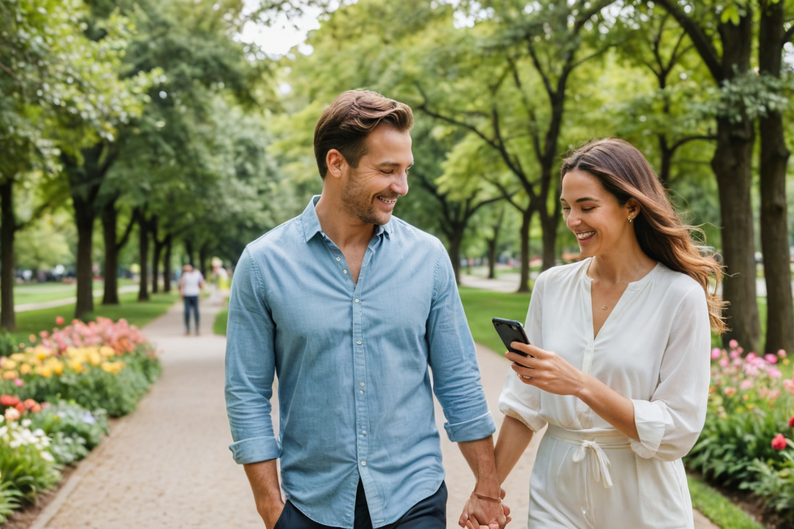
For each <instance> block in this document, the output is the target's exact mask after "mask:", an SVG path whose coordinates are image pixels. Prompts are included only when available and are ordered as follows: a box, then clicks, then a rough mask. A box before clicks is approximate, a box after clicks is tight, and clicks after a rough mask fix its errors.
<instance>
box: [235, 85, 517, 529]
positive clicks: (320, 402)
mask: <svg viewBox="0 0 794 529" xmlns="http://www.w3.org/2000/svg"><path fill="white" fill-rule="evenodd" d="M412 125H413V114H412V112H411V109H410V108H409V107H408V106H407V105H405V104H403V103H399V102H397V101H394V100H391V99H387V98H385V97H383V96H381V95H380V94H376V93H374V92H369V91H362V90H354V91H349V92H345V93H343V94H341V95H340V96H339V97H338V98H337V99H336V100H335V101H334V102H333V103H332V104H331V106H330V107H329V108H327V109H326V110H325V111H324V112H323V114H322V116H321V117H320V119H319V121H318V123H317V126H316V128H315V136H314V146H315V156H316V159H317V165H318V168H319V172H320V176H321V177H322V181H323V188H322V194H321V195H320V196H315V197H314V198H312V199H311V201H310V202H309V204H308V206H307V207H306V209H305V210H304V212H303V213H302V214H301V215H300V216H298V217H296V218H294V219H292V220H290V221H288V222H286V223H285V224H282V225H281V226H279V227H277V228H275V229H273V230H271V231H270V232H268V233H267V234H265V235H263V236H262V237H260V238H259V239H257V240H256V241H254V242H252V243H251V244H249V245H248V246H247V247H246V249H245V251H244V252H243V254H242V256H241V257H240V259H239V261H238V265H237V268H236V270H235V274H234V279H233V281H232V292H231V298H230V301H229V320H228V330H227V333H228V334H227V348H226V403H227V413H228V416H229V423H230V426H231V432H232V437H233V439H234V442H233V443H232V445H231V446H230V448H231V450H232V453H233V455H234V459H235V461H236V462H238V463H240V464H242V465H244V468H245V472H246V474H247V476H248V479H249V481H250V483H251V488H252V490H253V493H254V498H255V502H256V507H257V510H258V512H259V513H260V515H261V517H262V519H263V520H264V522H265V525H266V527H267V528H268V529H274V528H277V529H303V528H345V529H350V528H355V529H365V528H366V529H372V528H380V527H388V528H390V529H397V528H400V529H410V528H416V529H435V528H438V529H443V528H445V527H446V501H447V491H446V487H445V484H444V468H443V467H442V463H441V449H440V442H439V434H438V430H437V428H436V425H435V421H434V412H433V406H434V404H433V392H435V395H436V397H437V398H438V400H439V401H440V403H441V405H442V407H443V411H444V414H445V417H446V419H447V422H446V424H445V425H444V427H445V429H446V431H447V434H448V436H449V438H450V439H451V440H452V441H455V442H458V444H459V447H460V449H461V451H462V452H463V455H464V456H465V459H466V460H467V462H468V463H469V465H470V466H471V468H472V470H473V472H474V474H475V477H476V484H475V487H474V492H472V494H471V496H470V497H469V499H468V503H467V506H468V511H469V513H470V516H471V519H472V520H473V521H474V522H475V523H476V524H477V527H478V528H480V527H483V528H490V529H497V528H501V527H504V526H505V524H506V523H507V522H508V521H509V518H507V514H509V509H507V508H506V507H505V506H503V505H502V504H501V500H500V488H499V484H498V482H497V479H496V469H495V466H494V459H493V441H492V434H493V432H494V431H495V426H494V422H493V417H492V416H491V414H490V412H489V410H488V405H487V402H486V400H485V396H484V393H483V389H482V385H481V383H480V374H479V370H478V368H477V360H476V353H475V348H474V343H473V341H472V339H471V333H470V332H469V329H468V326H467V322H466V317H465V314H464V312H463V306H462V304H461V301H460V297H459V295H458V291H457V288H456V285H455V276H454V273H453V270H452V265H451V263H450V261H449V257H448V256H447V252H446V250H445V249H444V246H443V244H441V242H440V241H439V240H438V239H436V238H435V237H432V236H430V235H428V234H426V233H424V232H422V231H420V230H418V229H416V228H414V227H413V226H410V225H409V224H407V223H405V222H403V221H401V220H399V219H397V218H393V217H392V211H393V209H394V207H395V204H396V202H397V200H398V199H399V197H402V196H404V195H405V194H406V193H407V192H408V183H407V177H408V170H409V168H410V167H411V165H412V164H413V155H412V153H411V136H410V134H409V130H410V129H411V127H412ZM276 375H277V376H278V402H279V407H280V410H279V416H280V428H279V438H278V439H276V437H275V436H274V432H273V425H272V423H271V419H270V413H271V404H270V398H271V396H272V385H273V380H274V376H276ZM431 375H432V379H433V383H432V385H431ZM277 458H280V461H281V486H282V487H283V490H284V494H285V496H286V502H285V501H284V500H283V499H282V495H281V490H280V488H279V477H278V473H277V464H276V460H277Z"/></svg>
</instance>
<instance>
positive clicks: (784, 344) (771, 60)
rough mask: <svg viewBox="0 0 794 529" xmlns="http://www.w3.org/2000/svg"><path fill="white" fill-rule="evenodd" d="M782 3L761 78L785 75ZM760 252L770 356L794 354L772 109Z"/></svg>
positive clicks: (766, 129) (779, 151)
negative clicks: (785, 353)
mask: <svg viewBox="0 0 794 529" xmlns="http://www.w3.org/2000/svg"><path fill="white" fill-rule="evenodd" d="M783 5H784V3H783V2H778V3H776V4H772V5H769V6H768V7H767V9H766V10H762V12H761V27H760V31H759V34H758V40H759V47H758V59H759V61H758V62H759V67H760V71H761V74H764V73H766V74H769V75H772V76H774V77H777V78H779V77H780V70H781V55H782V51H783V43H784V35H785V28H784V26H783V24H784V11H783ZM760 125H761V126H760V127H759V131H760V134H761V154H760V156H761V162H760V183H761V251H762V252H763V255H764V276H765V279H766V296H767V298H766V299H767V312H766V317H767V320H766V321H767V326H766V344H765V346H764V352H765V353H776V352H777V351H778V350H780V349H783V350H785V351H788V352H794V310H792V292H791V264H790V258H789V248H788V219H787V216H786V164H787V163H788V158H789V154H790V153H789V150H788V149H787V148H786V138H785V130H784V127H783V116H782V115H781V113H780V112H772V111H770V112H769V114H768V115H767V116H766V117H762V118H761V122H760Z"/></svg>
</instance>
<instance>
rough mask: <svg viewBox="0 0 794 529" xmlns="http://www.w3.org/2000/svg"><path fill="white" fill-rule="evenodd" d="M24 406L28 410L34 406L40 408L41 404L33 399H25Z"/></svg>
mask: <svg viewBox="0 0 794 529" xmlns="http://www.w3.org/2000/svg"><path fill="white" fill-rule="evenodd" d="M24 404H25V408H27V409H32V408H33V406H38V405H39V403H38V402H36V401H35V400H33V399H25V402H24Z"/></svg>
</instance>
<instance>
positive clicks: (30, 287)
mask: <svg viewBox="0 0 794 529" xmlns="http://www.w3.org/2000/svg"><path fill="white" fill-rule="evenodd" d="M132 284H134V283H133V281H132V279H119V286H126V285H132ZM103 287H104V283H103V282H102V281H94V283H93V288H94V289H95V290H96V289H99V290H101V289H102V288H103ZM76 295H77V285H76V284H75V283H27V284H22V285H14V305H26V304H28V303H44V302H46V301H55V300H57V299H66V298H73V297H75V296H76Z"/></svg>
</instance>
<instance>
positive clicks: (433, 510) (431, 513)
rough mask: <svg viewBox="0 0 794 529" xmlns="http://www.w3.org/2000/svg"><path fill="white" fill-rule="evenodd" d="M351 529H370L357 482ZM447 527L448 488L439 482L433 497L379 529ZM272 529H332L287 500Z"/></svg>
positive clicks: (367, 513)
mask: <svg viewBox="0 0 794 529" xmlns="http://www.w3.org/2000/svg"><path fill="white" fill-rule="evenodd" d="M353 524H354V529H372V522H371V521H370V518H369V511H368V510H367V498H366V496H365V495H364V487H363V486H362V485H361V481H359V482H358V491H357V492H356V517H355V521H354V522H353ZM446 526H447V486H446V485H445V484H444V483H443V482H442V483H441V487H439V489H438V491H436V493H435V494H433V495H432V496H430V497H429V498H425V499H424V500H422V501H420V502H419V503H417V504H416V505H414V506H413V507H411V508H410V510H409V511H408V512H407V513H405V514H404V515H403V516H402V518H400V519H399V520H397V521H396V522H395V523H393V524H391V525H387V526H385V527H383V528H382V529H445V528H446ZM273 529H334V528H333V527H329V526H327V525H322V524H319V523H317V522H315V521H313V520H310V519H309V518H308V517H307V516H306V515H304V514H303V513H302V512H300V511H299V510H298V509H297V508H295V506H294V505H292V503H290V502H289V500H287V503H286V504H285V505H284V511H283V512H282V513H281V517H280V518H279V519H278V522H276V526H275V527H274V528H273Z"/></svg>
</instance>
